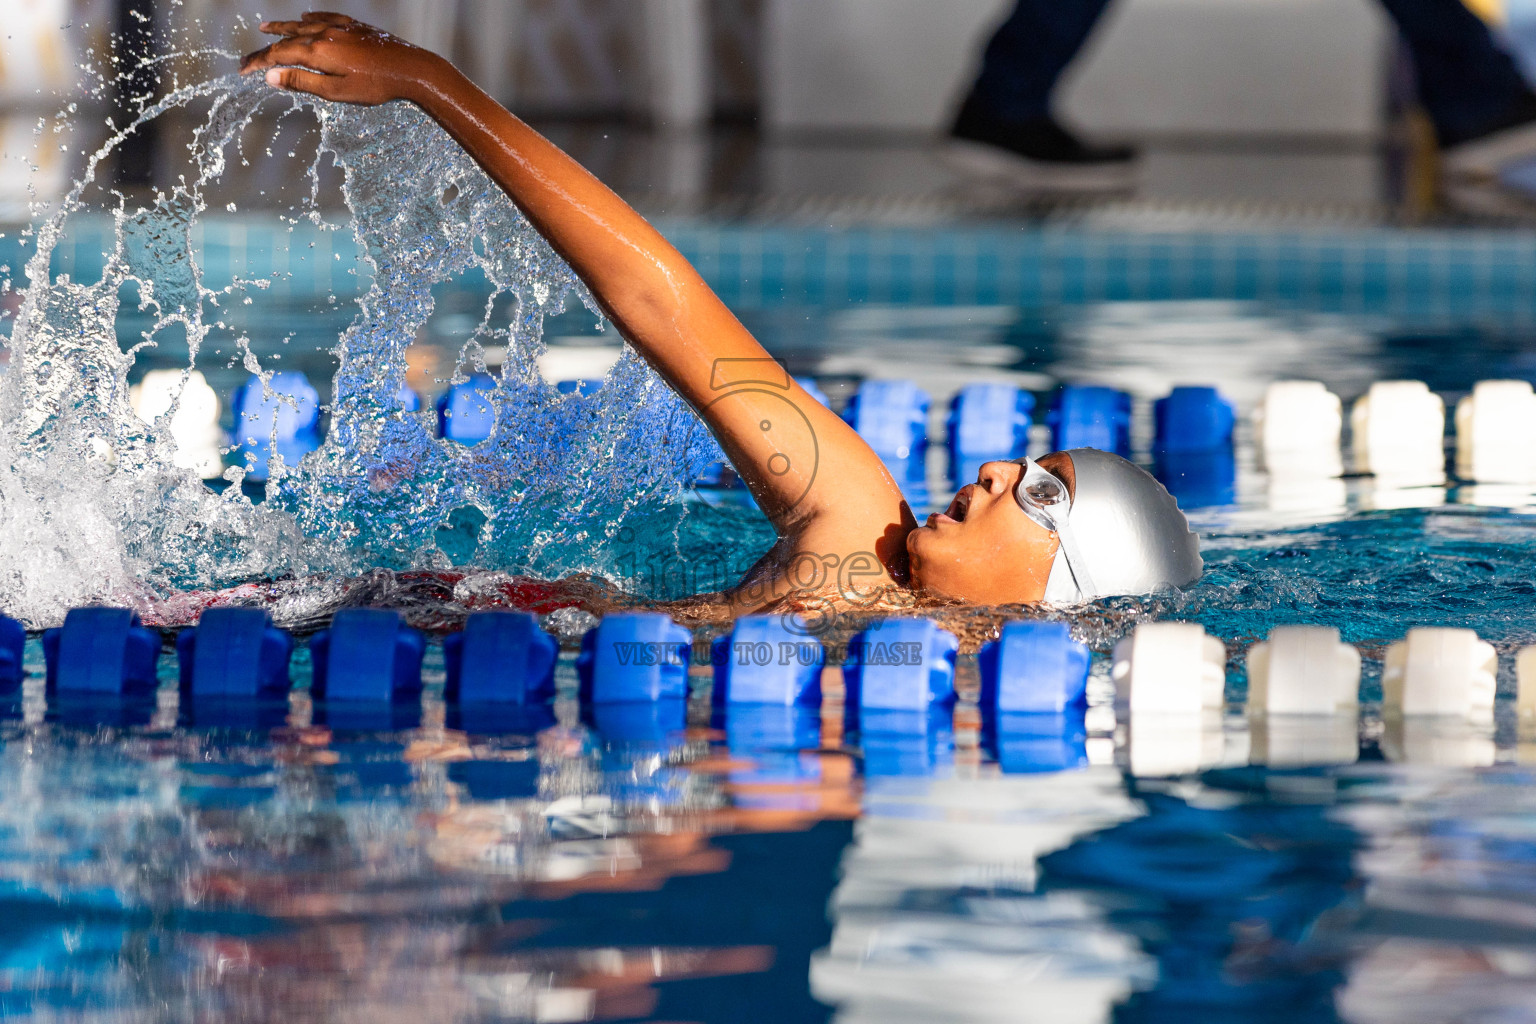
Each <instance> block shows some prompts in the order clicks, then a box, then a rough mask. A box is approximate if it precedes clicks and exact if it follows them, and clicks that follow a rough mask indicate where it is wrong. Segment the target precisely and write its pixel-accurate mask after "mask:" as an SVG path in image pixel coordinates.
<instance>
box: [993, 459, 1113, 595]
mask: <svg viewBox="0 0 1536 1024" xmlns="http://www.w3.org/2000/svg"><path fill="white" fill-rule="evenodd" d="M1013 462H1014V464H1015V465H1017V466H1023V467H1024V472H1022V473H1020V474H1019V482H1018V483H1017V484H1014V487H1013V500H1014V501H1016V502H1018V503H1019V508H1021V509H1023V510H1024V514H1025V515H1027V516H1029V518H1031V519H1033V520H1034V521H1035V522H1036V523H1038V524H1040V526H1041V527H1043V528H1044V529H1046V530H1049V531H1050V532H1051V533H1054V534H1055V535H1056V539H1057V542H1058V544H1059V545H1060V549H1061V555H1062V557H1063V558H1064V559H1065V561H1066V563H1067V571H1068V572H1070V573H1071V574H1072V582H1073V583H1075V584H1076V585H1077V589H1078V593H1079V595H1080V596H1081V595H1083V594H1096V593H1098V591H1097V590H1096V589H1095V588H1094V585H1093V579H1092V578H1091V577H1090V576H1089V575H1088V561H1087V559H1085V558H1084V557H1083V552H1082V549H1081V548H1079V547H1078V546H1077V538H1076V537H1075V536H1074V535H1073V533H1072V526H1071V524H1070V522H1069V517H1070V516H1071V514H1072V493H1071V491H1069V490H1068V489H1067V485H1066V483H1065V481H1063V480H1062V479H1061V477H1059V476H1057V475H1056V474H1055V473H1052V472H1051V471H1050V470H1048V469H1046V468H1045V467H1043V466H1041V465H1040V463H1038V462H1036V461H1035V460H1034V459H1030V458H1024V459H1014V460H1013Z"/></svg>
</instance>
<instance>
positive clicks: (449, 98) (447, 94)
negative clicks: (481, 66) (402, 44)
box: [400, 50, 469, 118]
mask: <svg viewBox="0 0 1536 1024" xmlns="http://www.w3.org/2000/svg"><path fill="white" fill-rule="evenodd" d="M421 53H422V58H423V59H422V64H421V67H420V69H419V70H416V71H415V73H413V74H411V75H410V76H409V77H408V79H407V84H406V87H405V89H404V90H403V94H402V95H401V97H400V98H401V99H404V100H409V101H411V102H412V103H414V104H416V105H417V106H418V107H420V108H421V109H422V110H424V111H426V112H427V113H428V114H430V115H431V116H432V117H434V118H436V117H438V116H440V115H441V114H443V113H446V112H447V111H448V110H449V109H451V108H454V107H457V106H459V105H460V103H461V102H462V101H461V99H460V97H461V95H462V93H463V91H464V88H465V86H467V85H469V79H467V78H465V77H464V75H463V73H462V72H460V71H459V69H458V68H456V67H454V66H453V64H452V63H451V62H450V61H449V60H448V59H447V58H445V57H442V56H439V55H438V54H435V53H432V52H431V51H429V50H423V51H421Z"/></svg>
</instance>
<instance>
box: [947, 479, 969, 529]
mask: <svg viewBox="0 0 1536 1024" xmlns="http://www.w3.org/2000/svg"><path fill="white" fill-rule="evenodd" d="M970 511H971V489H970V488H969V487H962V488H961V489H960V493H959V494H956V495H955V500H954V501H952V502H950V503H949V510H948V511H947V512H946V513H945V515H947V516H949V518H951V519H953V520H954V521H955V522H957V523H963V522H965V517H966V516H967V515H969V514H970Z"/></svg>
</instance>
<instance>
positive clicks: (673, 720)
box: [585, 697, 688, 749]
mask: <svg viewBox="0 0 1536 1024" xmlns="http://www.w3.org/2000/svg"><path fill="white" fill-rule="evenodd" d="M585 716H586V719H587V721H589V722H590V723H591V724H592V727H593V728H594V729H596V730H597V733H598V735H599V736H601V737H602V739H603V742H605V743H607V744H609V745H611V746H616V747H631V748H633V747H643V748H646V749H660V748H664V747H666V746H667V745H668V744H669V743H671V741H672V737H673V736H675V735H676V734H677V733H679V732H681V731H682V730H683V729H684V728H685V727H686V726H687V725H688V702H687V701H686V700H684V699H683V698H681V697H662V698H660V699H658V700H630V701H607V702H603V703H599V704H594V705H592V706H591V707H590V708H588V709H587V711H586V712H585Z"/></svg>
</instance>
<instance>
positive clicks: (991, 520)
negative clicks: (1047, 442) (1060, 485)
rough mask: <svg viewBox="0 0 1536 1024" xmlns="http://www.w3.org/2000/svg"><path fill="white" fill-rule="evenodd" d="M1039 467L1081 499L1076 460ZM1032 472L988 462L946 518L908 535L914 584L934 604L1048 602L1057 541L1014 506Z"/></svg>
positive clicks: (1057, 459)
mask: <svg viewBox="0 0 1536 1024" xmlns="http://www.w3.org/2000/svg"><path fill="white" fill-rule="evenodd" d="M1038 462H1039V464H1040V465H1041V466H1042V467H1043V468H1044V469H1046V470H1048V471H1050V472H1052V473H1054V474H1056V475H1057V476H1058V477H1060V478H1061V479H1062V481H1063V482H1064V483H1066V485H1067V491H1068V493H1075V491H1076V486H1077V480H1076V473H1075V472H1074V471H1073V467H1072V456H1070V455H1068V454H1067V453H1066V452H1054V453H1052V454H1050V455H1047V456H1046V457H1045V458H1043V459H1039V460H1038ZM1023 472H1024V467H1023V466H1020V465H1016V464H1014V463H1012V462H988V463H986V464H984V465H983V466H982V467H981V471H980V472H978V473H977V474H976V482H975V483H973V484H967V485H965V486H964V487H962V488H960V493H958V494H956V495H955V499H954V501H951V502H950V503H949V508H948V509H946V510H945V511H944V512H940V513H936V514H934V515H931V516H929V517H928V522H927V524H926V525H924V526H921V527H919V528H918V529H916V530H913V531H912V532H911V533H909V534H907V553H908V554H909V555H910V556H911V560H912V582H913V584H914V585H915V586H916V588H917V589H919V590H921V591H923V592H925V593H927V594H931V595H932V596H934V597H942V598H948V599H950V600H955V601H964V602H966V603H968V604H1028V603H1034V602H1038V601H1041V600H1043V599H1044V598H1045V582H1046V580H1047V579H1049V578H1050V575H1051V562H1052V560H1054V559H1055V557H1056V548H1057V539H1056V535H1055V534H1054V533H1051V532H1050V531H1049V530H1047V529H1046V528H1045V527H1043V526H1041V525H1040V524H1039V523H1036V522H1035V521H1034V520H1033V519H1031V518H1029V516H1027V515H1025V514H1024V510H1023V509H1021V508H1019V503H1018V502H1017V501H1015V500H1014V497H1013V488H1014V485H1015V484H1017V483H1018V482H1019V476H1020V474H1022V473H1023Z"/></svg>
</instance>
